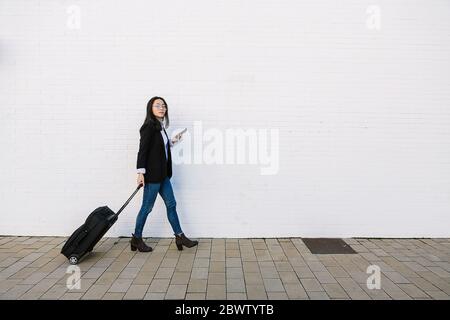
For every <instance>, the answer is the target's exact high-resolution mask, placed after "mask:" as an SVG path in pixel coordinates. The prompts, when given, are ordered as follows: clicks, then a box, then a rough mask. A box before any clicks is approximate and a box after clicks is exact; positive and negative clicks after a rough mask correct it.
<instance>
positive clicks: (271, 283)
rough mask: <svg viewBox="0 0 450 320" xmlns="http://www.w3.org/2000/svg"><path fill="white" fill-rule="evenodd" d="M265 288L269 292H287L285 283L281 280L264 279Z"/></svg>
mask: <svg viewBox="0 0 450 320" xmlns="http://www.w3.org/2000/svg"><path fill="white" fill-rule="evenodd" d="M263 282H264V287H265V288H266V291H267V292H284V291H286V290H285V289H284V286H283V283H282V282H281V279H265V278H263Z"/></svg>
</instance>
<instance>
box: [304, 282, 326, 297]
mask: <svg viewBox="0 0 450 320" xmlns="http://www.w3.org/2000/svg"><path fill="white" fill-rule="evenodd" d="M300 282H301V284H302V286H303V288H305V290H306V291H307V292H308V294H309V292H311V291H324V289H323V287H322V286H321V285H320V283H319V281H317V280H316V279H300Z"/></svg>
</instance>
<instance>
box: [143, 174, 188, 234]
mask: <svg viewBox="0 0 450 320" xmlns="http://www.w3.org/2000/svg"><path fill="white" fill-rule="evenodd" d="M158 192H159V194H160V195H161V197H162V198H163V200H164V203H165V205H166V208H167V218H168V219H169V222H170V225H171V226H172V229H173V232H174V233H175V234H180V233H182V232H183V231H182V230H181V227H180V222H179V221H178V214H177V210H176V205H177V202H176V201H175V196H174V194H173V190H172V184H171V183H170V178H168V177H166V178H165V179H164V180H163V181H162V182H160V183H146V184H145V186H144V197H143V199H142V206H141V210H140V211H139V213H138V215H137V218H136V228H135V231H134V236H135V237H137V238H140V237H142V230H143V229H144V225H145V221H146V220H147V216H148V214H149V213H150V211H152V208H153V205H154V204H155V200H156V196H157V195H158Z"/></svg>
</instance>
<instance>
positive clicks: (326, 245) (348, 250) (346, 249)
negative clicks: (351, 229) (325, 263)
mask: <svg viewBox="0 0 450 320" xmlns="http://www.w3.org/2000/svg"><path fill="white" fill-rule="evenodd" d="M302 240H303V242H304V243H305V245H306V246H307V247H308V249H309V251H311V253H313V254H353V253H356V251H355V250H353V248H352V247H350V246H349V245H348V244H347V243H345V241H344V240H342V239H331V238H304V239H302Z"/></svg>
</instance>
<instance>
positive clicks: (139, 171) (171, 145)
mask: <svg viewBox="0 0 450 320" xmlns="http://www.w3.org/2000/svg"><path fill="white" fill-rule="evenodd" d="M160 122H161V127H162V129H161V131H160V132H161V136H162V138H163V140H164V146H165V148H164V150H165V151H166V159H167V157H168V155H167V142H168V139H167V136H168V135H167V136H166V134H165V133H164V126H165V123H164V121H160ZM166 133H167V132H166ZM178 141H179V140H175V142H174V141H172V140H170V142H169V143H170V147H173V146H174V145H175V144H177V143H178ZM137 173H145V168H139V169H137Z"/></svg>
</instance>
